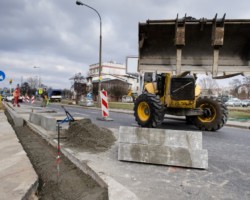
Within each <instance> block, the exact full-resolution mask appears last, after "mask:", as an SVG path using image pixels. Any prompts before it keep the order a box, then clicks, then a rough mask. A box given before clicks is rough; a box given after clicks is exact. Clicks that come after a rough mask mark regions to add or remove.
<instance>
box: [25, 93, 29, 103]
mask: <svg viewBox="0 0 250 200" xmlns="http://www.w3.org/2000/svg"><path fill="white" fill-rule="evenodd" d="M26 102H27V103H29V102H30V97H29V96H28V95H27V96H26Z"/></svg>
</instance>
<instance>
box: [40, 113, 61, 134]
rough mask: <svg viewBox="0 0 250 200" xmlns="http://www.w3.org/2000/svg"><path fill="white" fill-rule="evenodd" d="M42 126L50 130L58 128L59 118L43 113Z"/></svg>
mask: <svg viewBox="0 0 250 200" xmlns="http://www.w3.org/2000/svg"><path fill="white" fill-rule="evenodd" d="M41 127H43V128H44V129H45V130H48V131H56V130H57V120H56V118H55V117H51V116H46V115H41Z"/></svg>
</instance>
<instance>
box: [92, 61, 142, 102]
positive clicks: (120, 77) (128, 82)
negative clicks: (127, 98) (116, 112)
mask: <svg viewBox="0 0 250 200" xmlns="http://www.w3.org/2000/svg"><path fill="white" fill-rule="evenodd" d="M126 71H127V70H126V66H125V65H123V64H120V63H116V62H115V61H110V62H104V63H102V82H101V84H102V88H105V89H106V90H109V91H110V92H111V91H114V89H113V90H111V89H110V88H112V87H113V88H114V87H115V86H119V87H120V88H121V91H122V93H123V95H127V94H131V93H138V91H139V81H138V77H139V75H138V74H137V73H126ZM88 75H89V76H91V77H93V79H92V81H93V88H94V91H96V90H97V88H98V83H99V63H97V64H92V65H90V66H89V73H88ZM110 98H111V100H116V101H120V100H121V96H119V98H118V97H117V95H114V94H112V93H110ZM94 99H96V95H94Z"/></svg>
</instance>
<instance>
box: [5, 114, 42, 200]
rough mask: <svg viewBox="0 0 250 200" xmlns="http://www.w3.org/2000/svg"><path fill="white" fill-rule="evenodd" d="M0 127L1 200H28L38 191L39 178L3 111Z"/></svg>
mask: <svg viewBox="0 0 250 200" xmlns="http://www.w3.org/2000/svg"><path fill="white" fill-rule="evenodd" d="M0 127H1V129H0V152H1V154H0V161H1V162H0V194H1V197H0V199H3V200H5V199H6V200H7V199H11V200H20V199H26V198H27V199H28V197H30V196H31V195H33V194H34V192H35V191H36V190H37V187H38V176H37V174H36V173H35V171H34V169H33V166H32V164H31V163H30V161H29V159H28V157H27V155H26V153H25V151H24V150H23V148H22V146H21V144H20V143H19V141H18V139H17V137H16V134H15V132H14V130H13V129H12V127H11V125H10V124H9V123H8V121H7V118H6V116H5V115H4V113H3V112H2V111H0Z"/></svg>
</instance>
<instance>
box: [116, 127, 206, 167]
mask: <svg viewBox="0 0 250 200" xmlns="http://www.w3.org/2000/svg"><path fill="white" fill-rule="evenodd" d="M118 159H119V160H123V161H132V162H142V163H152V164H161V165H172V166H180V167H191V168H201V169H206V168H208V152H207V150H202V133H201V132H196V131H177V130H164V129H150V128H139V127H120V130H119V149H118Z"/></svg>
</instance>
